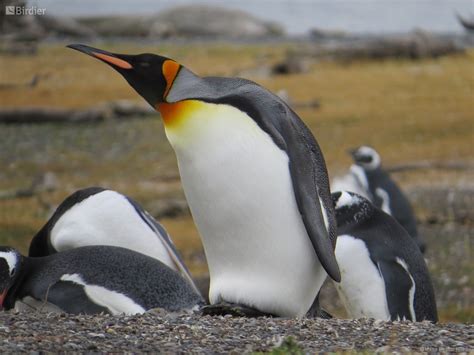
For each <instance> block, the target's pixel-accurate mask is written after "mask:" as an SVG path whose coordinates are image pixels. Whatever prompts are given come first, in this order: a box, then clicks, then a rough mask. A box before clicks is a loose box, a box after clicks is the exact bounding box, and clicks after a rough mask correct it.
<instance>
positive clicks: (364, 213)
mask: <svg viewBox="0 0 474 355" xmlns="http://www.w3.org/2000/svg"><path fill="white" fill-rule="evenodd" d="M331 198H332V201H333V203H334V209H335V211H336V221H337V227H338V228H342V227H344V226H349V225H354V224H358V223H361V222H363V221H365V220H366V219H368V218H370V216H371V215H372V213H373V210H374V207H373V205H372V204H371V203H370V201H369V200H367V199H366V198H364V197H362V196H360V195H358V194H355V193H353V192H349V191H337V192H333V193H332V194H331Z"/></svg>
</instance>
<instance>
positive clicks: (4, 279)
mask: <svg viewBox="0 0 474 355" xmlns="http://www.w3.org/2000/svg"><path fill="white" fill-rule="evenodd" d="M21 261H22V256H21V255H20V253H19V252H18V251H17V250H15V249H13V248H10V247H0V308H3V302H4V300H5V297H6V296H7V293H8V290H9V289H10V288H11V287H12V286H13V284H14V283H15V281H16V280H17V278H18V276H19V274H20V267H21Z"/></svg>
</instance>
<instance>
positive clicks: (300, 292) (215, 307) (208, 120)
mask: <svg viewBox="0 0 474 355" xmlns="http://www.w3.org/2000/svg"><path fill="white" fill-rule="evenodd" d="M69 47H70V48H73V49H76V50H78V51H80V52H83V53H85V54H88V55H90V56H92V57H94V58H97V59H99V60H101V61H103V62H105V63H107V64H109V65H110V66H111V67H112V68H114V69H115V70H117V71H118V72H119V73H120V74H121V75H123V77H124V78H125V79H126V80H127V81H128V83H129V84H130V85H131V86H132V87H133V88H134V89H135V90H136V91H137V92H138V93H139V94H140V95H141V96H142V97H143V98H144V99H145V100H146V101H147V102H148V103H149V104H150V105H151V106H153V107H154V108H156V109H157V110H158V111H159V112H160V113H161V116H162V118H163V122H164V126H165V131H166V135H167V137H168V140H169V141H170V143H171V145H172V146H173V149H174V150H175V153H176V156H177V160H178V167H179V171H180V175H181V181H182V183H183V188H184V192H185V195H186V199H187V201H188V204H189V206H190V209H191V213H192V215H193V219H194V222H195V223H196V226H197V228H198V230H199V233H200V236H201V239H202V242H203V245H204V250H205V253H206V258H207V261H208V266H209V272H210V292H209V298H210V302H211V304H212V305H211V306H209V307H207V308H206V310H205V312H206V313H208V314H222V313H233V312H234V311H235V310H237V311H236V312H235V313H238V314H246V315H256V314H262V313H263V314H272V315H277V316H289V317H292V316H303V315H304V314H305V313H306V312H307V311H308V309H309V308H310V306H311V304H312V302H313V300H314V299H315V297H316V295H317V293H318V291H319V289H320V288H321V285H322V284H323V282H324V280H325V278H326V276H327V274H329V276H330V277H331V278H332V279H334V280H336V281H338V280H339V279H340V274H339V268H338V266H337V262H336V259H335V257H334V246H335V242H336V224H335V218H334V209H333V204H332V200H331V196H330V192H329V182H328V176H327V170H326V165H325V162H324V158H323V155H322V153H321V150H320V148H319V146H318V144H317V142H316V140H315V138H314V137H313V135H312V134H311V132H310V130H309V129H308V128H307V127H306V126H305V124H304V123H303V122H302V121H301V119H300V118H299V117H298V116H297V115H296V114H295V113H294V112H293V111H292V110H291V109H290V108H289V107H288V105H287V104H285V103H284V102H283V101H282V100H281V99H280V98H278V97H277V96H275V95H273V94H272V93H270V92H269V91H267V90H265V89H264V88H262V87H261V86H259V85H257V84H256V83H254V82H251V81H249V80H244V79H237V78H219V77H206V78H201V77H199V76H197V75H195V74H194V73H192V72H191V71H190V70H188V69H186V68H185V67H183V66H182V65H180V64H178V63H177V62H175V61H174V60H171V59H168V58H165V57H161V56H158V55H153V54H140V55H124V54H116V53H110V52H107V51H104V50H101V49H96V48H92V47H88V46H85V45H79V44H75V45H70V46H69Z"/></svg>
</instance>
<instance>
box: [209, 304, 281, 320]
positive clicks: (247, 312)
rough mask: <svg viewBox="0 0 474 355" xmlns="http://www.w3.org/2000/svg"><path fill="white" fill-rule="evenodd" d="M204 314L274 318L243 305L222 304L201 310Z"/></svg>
mask: <svg viewBox="0 0 474 355" xmlns="http://www.w3.org/2000/svg"><path fill="white" fill-rule="evenodd" d="M201 311H202V314H203V315H205V316H206V315H207V316H224V315H227V314H230V315H231V316H233V317H249V318H255V317H273V315H272V314H268V313H263V312H261V311H259V310H258V309H255V308H251V307H248V306H246V305H243V304H237V303H228V302H220V303H216V304H211V305H208V306H204V307H202V308H201Z"/></svg>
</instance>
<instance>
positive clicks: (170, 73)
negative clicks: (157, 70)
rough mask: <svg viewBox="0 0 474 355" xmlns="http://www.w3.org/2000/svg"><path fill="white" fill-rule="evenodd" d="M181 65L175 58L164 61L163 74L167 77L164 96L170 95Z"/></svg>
mask: <svg viewBox="0 0 474 355" xmlns="http://www.w3.org/2000/svg"><path fill="white" fill-rule="evenodd" d="M179 67H180V65H179V64H178V63H176V62H175V61H174V60H170V59H168V60H165V61H164V63H163V68H162V70H163V76H164V77H165V79H166V89H165V93H164V94H163V98H165V97H166V95H168V92H169V91H170V89H171V85H173V81H174V79H175V78H176V75H177V74H178V70H179Z"/></svg>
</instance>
